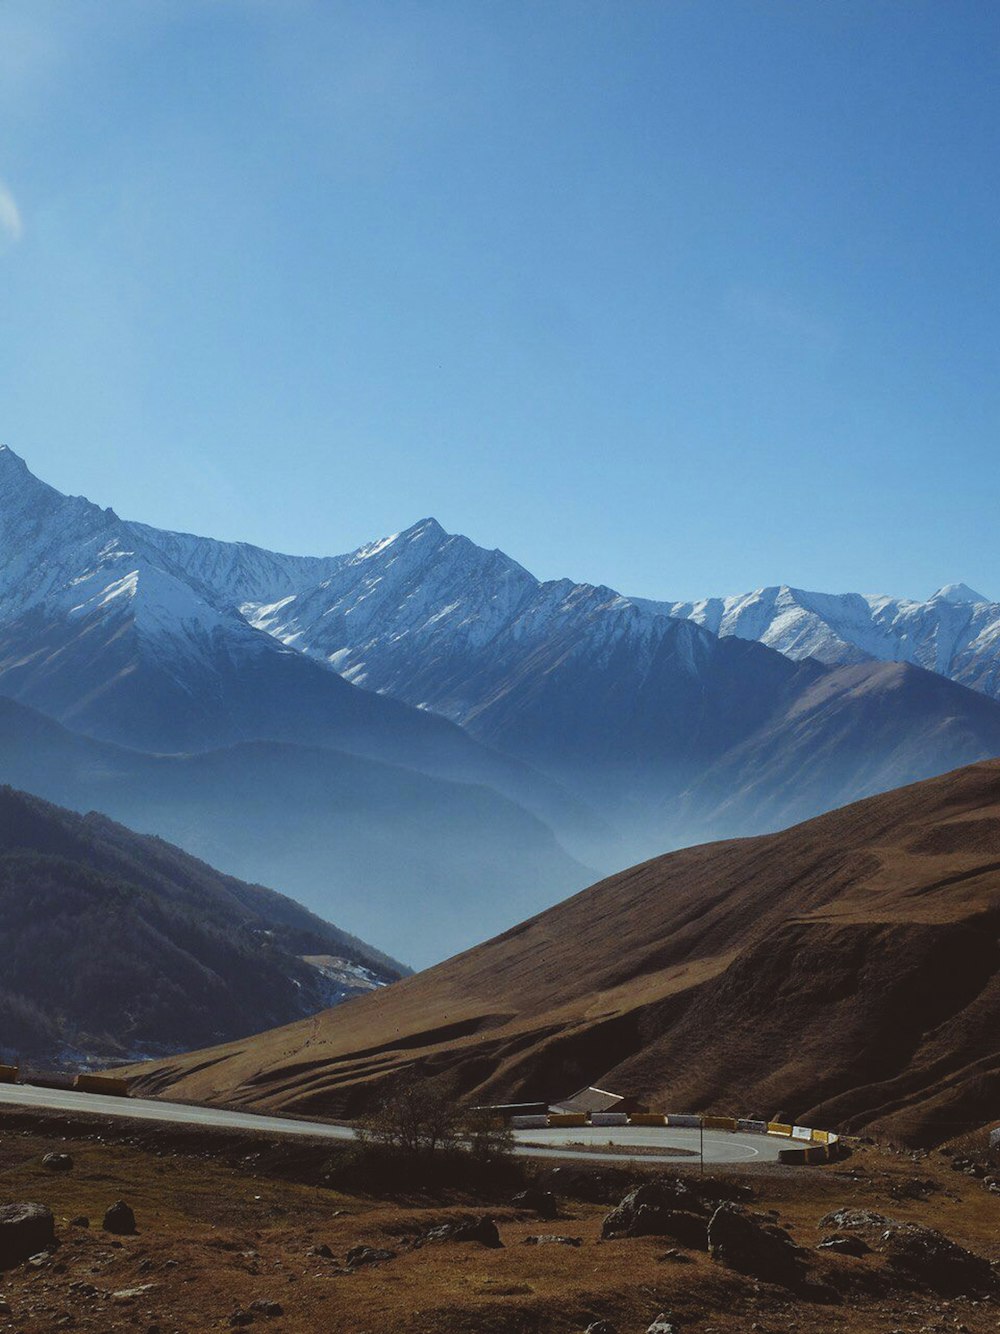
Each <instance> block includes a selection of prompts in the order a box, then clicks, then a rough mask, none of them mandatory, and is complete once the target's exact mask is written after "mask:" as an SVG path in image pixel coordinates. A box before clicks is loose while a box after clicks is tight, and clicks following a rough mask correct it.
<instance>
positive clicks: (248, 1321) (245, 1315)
mask: <svg viewBox="0 0 1000 1334" xmlns="http://www.w3.org/2000/svg"><path fill="white" fill-rule="evenodd" d="M229 1324H230V1326H231V1327H232V1328H233V1329H239V1328H241V1327H242V1326H243V1325H252V1324H253V1315H252V1314H251V1313H250V1312H249V1311H244V1310H242V1309H241V1308H240V1307H237V1308H236V1310H235V1311H234V1312H233V1313H232V1315H231V1316H230V1317H229Z"/></svg>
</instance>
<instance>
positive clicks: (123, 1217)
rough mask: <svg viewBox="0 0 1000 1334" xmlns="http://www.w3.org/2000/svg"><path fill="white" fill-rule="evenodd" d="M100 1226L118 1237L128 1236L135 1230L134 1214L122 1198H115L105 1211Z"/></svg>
mask: <svg viewBox="0 0 1000 1334" xmlns="http://www.w3.org/2000/svg"><path fill="white" fill-rule="evenodd" d="M101 1227H103V1228H104V1231H105V1232H113V1233H114V1234H115V1235H116V1236H118V1237H130V1236H131V1235H132V1233H133V1232H135V1214H134V1213H133V1212H132V1210H131V1209H130V1208H129V1206H128V1205H127V1204H126V1203H125V1201H124V1200H116V1201H115V1203H114V1204H113V1205H112V1206H111V1208H110V1209H108V1211H107V1212H106V1213H105V1215H104V1222H103V1223H102V1224H101Z"/></svg>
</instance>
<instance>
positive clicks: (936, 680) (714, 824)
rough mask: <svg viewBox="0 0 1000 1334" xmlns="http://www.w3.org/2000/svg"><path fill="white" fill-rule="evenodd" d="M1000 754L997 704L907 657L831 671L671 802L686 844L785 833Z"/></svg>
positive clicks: (675, 824) (676, 825)
mask: <svg viewBox="0 0 1000 1334" xmlns="http://www.w3.org/2000/svg"><path fill="white" fill-rule="evenodd" d="M994 755H1000V707H998V705H997V704H996V703H995V702H994V701H993V700H991V699H987V698H985V697H984V696H982V695H979V694H977V693H975V692H974V691H971V690H966V689H965V688H964V687H962V686H958V685H955V684H954V683H953V682H951V681H949V680H947V679H946V678H944V677H941V676H937V675H935V674H934V673H933V672H925V671H923V670H921V669H920V668H919V667H913V666H911V665H910V664H909V663H899V662H896V663H885V662H875V663H871V662H864V663H858V664H855V665H854V666H849V667H839V668H835V669H831V670H830V671H827V672H825V673H823V674H822V675H819V676H817V677H816V678H815V680H814V681H813V682H812V683H811V684H809V685H808V686H806V687H805V688H804V689H801V690H799V691H797V692H796V693H795V695H794V697H792V698H790V699H789V700H788V702H787V704H786V705H785V707H784V708H781V709H778V710H776V711H775V713H774V714H773V715H772V716H771V717H770V718H768V720H767V721H766V722H765V723H764V725H763V726H762V727H760V728H759V729H757V730H756V731H755V732H753V733H752V734H751V735H750V736H748V737H747V738H746V740H745V741H743V742H741V743H740V744H738V745H736V746H734V747H733V748H732V749H731V750H729V751H727V752H726V754H725V755H723V756H722V757H720V758H719V759H718V760H716V761H715V762H714V763H713V764H711V765H709V766H707V767H706V768H705V769H704V770H703V772H702V773H701V774H700V776H699V777H698V778H697V779H696V780H695V781H694V782H693V783H692V784H691V785H690V786H689V787H688V788H687V789H686V791H685V792H684V793H683V795H682V796H681V798H680V800H679V801H678V802H676V803H674V804H673V806H672V808H671V815H670V820H671V826H672V828H673V829H674V830H675V831H677V833H679V834H680V835H682V836H683V839H684V841H694V840H696V839H701V838H718V837H732V836H733V835H748V834H760V833H767V832H770V831H772V830H777V829H784V828H786V827H787V826H788V825H792V824H796V823H798V822H799V821H802V820H806V819H808V818H810V817H811V816H813V815H815V814H816V813H817V812H818V811H822V810H825V809H829V808H831V807H836V806H844V805H846V804H848V803H849V802H851V801H856V800H857V799H858V798H859V797H867V796H872V795H874V794H876V793H878V792H887V791H889V790H890V789H892V788H896V787H901V786H902V785H904V784H905V783H908V782H911V781H912V780H913V777H914V775H920V774H931V775H933V774H935V773H937V772H938V771H940V770H945V771H947V770H951V769H957V768H960V767H962V766H963V765H967V764H970V763H973V762H974V761H976V760H980V759H983V758H985V757H989V756H994Z"/></svg>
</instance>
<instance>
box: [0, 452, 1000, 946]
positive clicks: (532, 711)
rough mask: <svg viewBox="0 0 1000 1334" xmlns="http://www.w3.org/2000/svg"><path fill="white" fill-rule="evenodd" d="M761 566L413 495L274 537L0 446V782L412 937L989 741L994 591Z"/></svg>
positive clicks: (505, 916)
mask: <svg viewBox="0 0 1000 1334" xmlns="http://www.w3.org/2000/svg"><path fill="white" fill-rule="evenodd" d="M778 592H779V593H780V594H781V596H776V597H773V598H771V597H769V596H765V595H764V594H761V595H759V596H757V595H755V597H756V604H755V605H758V613H756V614H755V615H751V613H750V611H749V610H748V609H747V608H743V610H739V608H737V606H736V603H737V602H738V601H739V600H735V601H733V600H730V601H732V602H733V605H732V606H729V605H728V603H726V604H723V605H722V611H721V612H720V613H719V616H718V618H717V622H716V620H715V619H713V618H715V604H709V603H703V604H702V603H700V604H677V603H669V602H663V603H655V602H650V601H649V600H644V599H636V598H629V597H626V596H623V595H621V594H619V593H617V592H616V591H614V590H612V589H609V588H606V587H601V586H594V585H590V584H580V583H574V582H571V581H569V580H557V581H549V582H543V581H540V580H538V579H536V578H535V577H534V576H533V575H531V574H530V573H529V572H528V571H527V570H525V569H524V568H523V567H522V566H520V565H518V564H517V562H516V561H514V560H512V559H511V558H510V557H508V556H506V555H504V554H503V553H502V552H499V551H486V550H484V549H482V548H480V547H477V546H476V545H475V544H474V543H473V542H471V541H470V540H469V539H468V538H465V537H462V536H456V535H451V534H448V533H446V532H445V531H444V530H443V529H442V528H441V526H440V525H439V524H437V523H436V522H435V521H434V520H432V519H427V520H423V521H421V522H420V523H418V524H416V525H414V526H413V527H411V528H409V529H406V530H404V531H403V532H400V533H398V534H396V535H394V536H391V537H386V538H382V539H379V540H378V541H375V542H372V543H369V544H367V545H366V546H364V547H362V548H360V549H358V550H357V551H354V552H351V553H348V554H346V555H342V556H333V557H299V556H289V555H282V554H278V553H273V552H268V551H265V550H263V549H261V548H257V547H253V546H250V545H247V544H243V543H231V542H229V543H227V542H219V541H216V540H214V539H211V538H202V537H197V536H194V535H189V534H183V533H172V532H164V531H161V530H158V529H155V528H151V527H148V526H146V525H143V524H138V523H131V522H128V521H126V520H123V519H121V518H119V517H118V516H117V515H116V514H115V513H114V512H113V511H112V510H108V509H101V508H100V507H99V506H97V505H95V504H92V503H91V502H90V501H88V500H85V499H83V498H80V497H67V496H64V495H62V494H61V493H59V492H58V491H56V490H54V489H53V488H52V487H50V486H48V485H46V484H45V483H43V482H41V481H39V480H38V479H37V478H35V477H34V476H33V475H32V473H31V472H30V471H29V470H28V468H27V466H26V465H25V463H24V462H23V460H21V459H20V458H18V457H17V455H15V454H14V453H13V452H12V451H10V450H9V449H0V695H2V696H4V697H6V698H7V699H8V700H9V701H12V705H11V707H10V708H7V709H5V710H4V711H0V780H2V781H7V782H11V783H15V784H17V785H19V786H23V787H26V788H28V789H29V790H31V791H33V792H36V793H38V794H39V795H41V796H44V797H46V798H48V799H50V800H55V801H59V802H63V803H64V804H66V805H69V806H72V807H74V808H76V809H79V810H87V809H91V808H94V809H98V810H102V811H104V812H106V813H108V814H110V815H112V816H113V817H115V818H117V819H121V820H126V821H128V822H130V823H131V824H133V825H134V826H136V827H138V828H141V829H145V830H148V831H150V832H154V833H160V834H163V835H164V836H167V837H170V838H171V839H174V840H176V841H177V842H178V843H179V844H181V845H182V846H184V847H185V848H187V849H189V850H190V851H192V852H194V853H196V854H197V855H200V856H204V857H208V858H210V859H211V860H212V861H213V863H214V864H217V865H218V866H220V867H221V868H222V869H223V870H225V871H227V872H230V873H233V874H238V875H240V876H243V877H246V878H249V879H252V880H261V881H266V882H269V883H272V884H275V885H277V886H280V887H281V888H282V889H283V890H287V891H290V892H292V893H294V894H295V895H296V896H297V897H299V898H300V899H301V900H302V901H303V902H305V903H306V904H308V906H309V907H311V908H312V909H314V910H315V911H317V912H319V913H320V914H322V915H324V916H329V917H332V918H333V919H334V920H336V921H337V922H338V923H341V924H342V925H343V926H345V927H347V928H349V929H350V930H351V931H353V932H355V933H356V934H360V935H363V936H364V937H365V938H366V939H371V940H373V941H375V943H376V944H377V945H379V946H380V947H382V948H385V949H387V950H389V951H390V952H391V953H393V954H395V955H398V956H400V957H403V958H405V959H406V961H407V962H408V963H415V964H418V965H422V964H425V963H428V962H433V961H434V960H436V959H439V958H441V957H443V956H445V955H447V954H449V953H452V952H454V951H455V950H458V949H461V948H463V947H465V946H467V945H469V944H471V943H473V942H474V941H476V940H478V939H482V938H483V937H484V936H488V935H490V934H492V933H495V932H496V931H498V930H501V929H502V928H503V927H505V926H509V925H511V924H512V923H513V922H514V921H516V920H517V919H518V918H519V917H522V916H524V915H525V914H529V913H530V912H532V911H537V910H538V909H540V908H543V907H545V906H547V905H549V904H551V903H554V902H556V901H557V900H558V899H560V898H561V897H563V896H564V895H566V894H567V893H570V892H572V891H574V890H576V889H579V888H582V887H583V886H584V885H585V884H587V883H588V882H589V881H591V880H593V878H594V874H595V872H596V873H603V872H608V871H611V870H614V869H616V868H618V867H621V866H623V865H626V864H628V863H630V862H633V861H635V860H639V859H642V858H644V857H648V856H650V855H652V854H654V853H658V852H662V851H663V849H664V848H669V847H671V846H680V845H682V844H685V843H690V842H691V841H692V840H693V839H696V838H710V837H721V836H726V835H729V834H734V833H755V832H761V831H764V830H770V829H776V828H779V827H781V826H782V825H785V824H787V823H789V822H790V821H793V820H800V819H804V818H807V817H809V816H811V815H814V814H816V813H818V812H820V811H823V810H825V809H829V808H832V807H834V806H837V805H839V804H842V803H843V802H845V801H851V800H855V799H857V798H859V797H863V796H866V795H869V794H871V793H875V792H878V791H882V790H886V789H889V788H891V787H895V786H898V785H899V784H901V783H906V782H910V781H914V780H917V779H920V778H924V777H927V776H930V775H933V774H935V773H940V772H943V771H945V770H948V769H951V768H954V767H956V766H959V765H963V764H968V763H971V762H974V761H976V760H979V759H983V758H986V757H990V756H994V755H998V754H1000V703H998V702H997V701H996V700H994V699H993V698H992V697H990V695H989V693H988V691H987V689H986V685H987V683H988V682H989V681H990V680H992V675H991V673H992V672H993V670H994V667H993V666H991V664H993V663H994V661H995V660H994V657H991V653H993V651H994V650H993V645H994V639H992V638H991V631H990V626H992V625H994V624H1000V608H998V607H995V606H992V604H986V603H984V602H980V601H978V600H976V601H973V602H967V601H964V600H963V599H965V598H967V597H969V596H972V597H975V595H974V594H971V590H963V589H962V588H960V587H953V588H951V589H948V590H944V591H943V592H942V593H941V594H939V595H938V596H936V597H935V598H934V599H932V600H931V601H930V603H928V604H905V607H904V604H899V606H898V607H897V610H896V611H895V612H894V613H893V614H892V615H891V616H890V614H889V611H888V610H886V608H885V607H881V605H880V600H879V599H860V600H858V599H854V598H850V597H849V598H846V599H835V598H831V599H825V600H824V599H822V598H819V597H818V596H816V595H807V594H793V593H792V590H778ZM785 593H787V594H788V597H789V598H791V599H792V601H794V603H795V609H796V610H795V611H794V613H793V612H792V611H790V610H789V608H788V606H786V603H787V600H788V599H786V598H785V597H784V594H785ZM746 601H747V602H748V606H749V603H750V602H753V599H749V600H746ZM881 601H882V602H885V603H886V605H888V601H889V600H885V599H883V600H881ZM807 603H808V608H807V606H806V604H807ZM856 604H858V605H856ZM860 604H864V606H865V607H867V608H868V612H867V613H865V615H867V616H868V620H867V621H865V616H864V615H862V614H861V612H860V611H859V609H858V607H859V605H860ZM877 604H878V605H877ZM921 607H922V608H923V610H919V608H921ZM810 608H811V610H810ZM838 608H839V611H838ZM817 609H818V610H817ZM821 613H822V614H821ZM835 613H836V614H835ZM808 617H812V618H813V619H812V620H811V621H809V625H810V626H812V630H811V631H810V633H811V634H812V635H813V639H812V640H810V639H809V635H808V634H807V633H806V630H805V629H804V628H803V626H804V624H805V621H804V620H803V618H806V619H808ZM873 618H874V620H873ZM991 618H992V619H991ZM876 621H877V623H878V626H880V627H881V629H880V630H879V632H878V633H877V634H876V633H875V631H873V630H872V629H871V625H872V624H873V623H874V622H876ZM793 622H794V625H796V626H798V629H793ZM904 623H905V625H907V626H909V627H910V628H909V630H906V631H905V632H904V628H903V627H904ZM960 623H961V624H962V625H964V626H965V629H963V630H961V631H960V629H959V625H960ZM865 625H867V626H868V629H867V630H865V631H864V634H862V630H864V626H865ZM890 625H892V626H895V627H896V628H895V629H894V630H892V631H891V632H890V630H889V629H887V628H886V627H887V626H890ZM858 626H861V629H858ZM817 627H818V628H817ZM852 627H854V628H853V629H852ZM970 627H971V628H970ZM977 627H978V628H977ZM972 629H975V635H974V637H973V638H970V636H971V635H972ZM751 632H752V633H751ZM852 633H853V634H854V636H855V639H856V640H857V641H858V642H857V643H855V642H854V640H851V638H850V635H851V634H852ZM866 636H867V637H866ZM949 636H950V638H949ZM771 640H775V643H772V642H770V641H771ZM946 640H947V644H948V645H949V646H950V647H948V649H947V652H946V651H945V641H946ZM778 641H780V642H778ZM813 641H815V647H816V652H810V651H809V644H810V643H812V642H813ZM821 641H822V642H821ZM918 641H919V643H920V645H922V646H923V647H921V648H920V649H919V651H918V650H917V649H916V648H914V647H913V646H914V644H916V643H917V642H918ZM932 641H933V642H934V643H935V644H938V645H939V646H940V653H939V654H938V656H936V657H934V660H933V664H931V663H930V659H929V658H928V651H927V650H926V645H927V644H929V643H931V642H932ZM901 643H902V644H903V645H904V647H906V650H907V651H906V652H905V653H904V652H903V650H902V649H900V648H899V644H901ZM879 646H881V652H882V656H879V654H878V653H876V652H875V651H874V650H875V649H877V648H879ZM893 646H895V647H893ZM890 648H892V652H891V654H890V652H889V649H890ZM911 649H912V650H913V651H912V652H910V650H911ZM779 650H780V651H779ZM997 651H998V652H1000V650H997ZM963 655H964V656H963ZM970 655H971V656H970ZM890 659H891V660H890ZM960 660H961V661H960ZM973 660H975V662H976V664H977V665H976V666H975V669H973V666H972V665H971V664H972V662H973ZM928 665H933V666H934V667H935V669H937V668H941V669H942V670H940V671H939V670H934V671H929V670H927V667H928ZM945 667H946V668H947V670H944V668H945ZM962 673H964V674H965V675H966V676H968V677H969V683H963V682H962V681H960V680H957V679H956V680H953V679H951V676H952V675H961V674H962ZM973 677H974V678H975V679H974V681H973V680H972V678H973ZM970 684H976V685H977V687H978V688H977V689H975V690H974V689H971V688H970ZM14 706H17V707H14ZM57 725H58V726H57ZM26 738H27V739H26Z"/></svg>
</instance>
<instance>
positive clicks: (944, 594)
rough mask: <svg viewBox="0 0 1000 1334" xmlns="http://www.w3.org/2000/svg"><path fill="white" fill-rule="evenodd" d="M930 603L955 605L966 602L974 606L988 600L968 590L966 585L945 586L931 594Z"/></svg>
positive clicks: (973, 590)
mask: <svg viewBox="0 0 1000 1334" xmlns="http://www.w3.org/2000/svg"><path fill="white" fill-rule="evenodd" d="M930 601H931V602H954V603H957V604H961V603H966V602H967V603H971V604H973V605H975V604H976V603H979V602H987V603H988V602H989V601H990V599H989V598H988V597H984V596H983V594H982V593H977V592H976V590H975V589H974V588H970V587H969V585H968V584H945V585H944V587H943V588H939V589H938V591H937V592H936V593H934V594H932V596H931V598H930Z"/></svg>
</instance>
